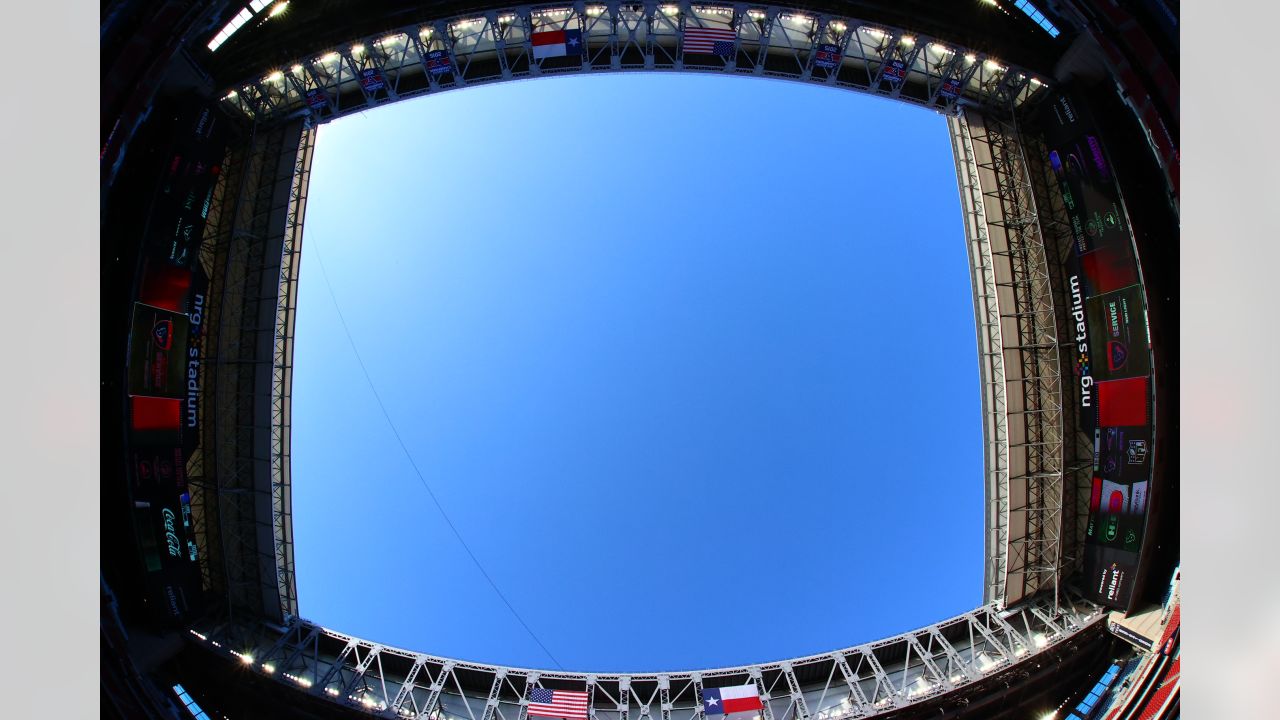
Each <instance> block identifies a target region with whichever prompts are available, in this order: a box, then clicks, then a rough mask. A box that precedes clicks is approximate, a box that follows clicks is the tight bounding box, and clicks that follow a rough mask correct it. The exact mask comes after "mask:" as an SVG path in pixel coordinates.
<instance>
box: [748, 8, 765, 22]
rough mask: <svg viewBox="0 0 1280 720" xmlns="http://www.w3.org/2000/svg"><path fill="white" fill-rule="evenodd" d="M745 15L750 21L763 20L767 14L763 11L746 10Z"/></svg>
mask: <svg viewBox="0 0 1280 720" xmlns="http://www.w3.org/2000/svg"><path fill="white" fill-rule="evenodd" d="M747 15H748V16H749V17H750V18H751V19H752V20H763V19H765V17H767V13H765V11H763V10H755V9H751V10H748V11H747Z"/></svg>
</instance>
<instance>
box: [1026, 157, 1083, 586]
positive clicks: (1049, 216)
mask: <svg viewBox="0 0 1280 720" xmlns="http://www.w3.org/2000/svg"><path fill="white" fill-rule="evenodd" d="M1023 147H1024V150H1025V151H1026V157H1027V164H1028V167H1029V169H1030V171H1031V180H1032V185H1033V189H1034V191H1035V197H1036V207H1037V209H1038V210H1039V211H1040V227H1041V229H1042V231H1043V232H1044V245H1045V253H1046V255H1048V257H1049V270H1050V280H1051V283H1052V285H1053V288H1054V292H1055V299H1056V301H1057V304H1058V306H1059V307H1062V308H1069V307H1071V283H1070V278H1069V277H1068V274H1069V273H1068V270H1067V267H1068V265H1067V262H1068V260H1069V258H1070V255H1071V244H1072V233H1071V224H1070V220H1069V218H1068V215H1067V210H1068V208H1067V205H1066V202H1067V200H1066V198H1064V197H1063V195H1062V191H1061V190H1060V189H1059V188H1058V181H1057V178H1056V177H1055V176H1054V174H1053V170H1052V169H1051V168H1050V167H1049V163H1048V162H1047V158H1048V157H1049V149H1048V147H1046V146H1045V143H1044V140H1043V139H1042V138H1039V137H1036V136H1034V135H1029V134H1028V135H1024V136H1023ZM1072 325H1073V321H1072V319H1071V316H1070V315H1069V314H1068V313H1066V312H1062V313H1059V314H1058V333H1059V337H1063V338H1067V339H1070V338H1072V337H1074V335H1075V330H1074V328H1073V327H1072ZM1069 346H1070V343H1069V342H1068V347H1069ZM1072 360H1073V356H1072V354H1071V353H1070V352H1068V353H1066V355H1065V356H1064V357H1062V362H1063V363H1064V368H1063V377H1066V378H1074V377H1075V374H1074V372H1073V368H1072ZM1073 382H1074V381H1073ZM1062 403H1063V447H1062V450H1063V528H1064V533H1065V542H1064V543H1063V567H1062V573H1063V577H1068V576H1070V575H1072V574H1073V573H1074V572H1075V571H1077V570H1080V569H1081V568H1082V567H1083V565H1084V558H1083V555H1082V553H1081V550H1082V549H1083V548H1084V543H1085V538H1086V532H1087V530H1088V525H1089V492H1090V485H1091V481H1092V479H1093V451H1094V448H1093V437H1091V436H1090V435H1088V434H1086V433H1085V432H1084V431H1083V430H1082V429H1081V428H1080V425H1079V421H1078V420H1079V418H1080V416H1081V408H1080V397H1079V394H1078V392H1077V390H1076V389H1075V388H1074V387H1073V388H1072V389H1070V390H1069V391H1067V392H1064V393H1063V394H1062Z"/></svg>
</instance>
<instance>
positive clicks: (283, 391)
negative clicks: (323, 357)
mask: <svg viewBox="0 0 1280 720" xmlns="http://www.w3.org/2000/svg"><path fill="white" fill-rule="evenodd" d="M314 139H315V132H314V130H313V129H311V128H310V126H309V124H307V123H304V122H303V121H301V120H295V121H293V122H290V123H285V124H282V125H278V126H276V127H273V128H265V129H264V128H259V127H255V128H254V129H253V132H252V134H251V135H250V137H249V138H248V140H247V142H245V143H243V144H241V145H239V146H237V147H233V148H232V149H231V151H230V152H229V157H228V159H227V162H226V165H225V167H226V169H227V171H226V173H225V174H224V175H223V176H222V179H221V180H220V182H219V186H218V188H217V189H216V190H215V199H214V202H213V207H212V208H211V210H210V215H209V225H208V227H209V228H210V236H209V237H208V238H206V240H205V242H204V244H203V246H202V250H201V258H200V261H201V264H202V266H203V267H204V269H205V272H206V273H207V274H208V275H209V278H210V292H209V298H208V301H207V303H208V304H207V310H206V314H205V315H206V317H207V318H208V319H207V320H206V323H207V324H206V326H205V334H204V359H203V361H202V365H203V378H202V387H201V402H200V406H199V417H200V427H201V429H202V430H201V432H202V438H201V440H202V442H201V448H202V449H201V450H199V451H197V452H196V453H195V454H194V455H193V457H192V458H191V460H190V461H189V463H188V477H189V484H190V486H191V494H192V522H193V525H194V528H195V534H196V540H197V545H198V546H199V547H200V549H201V550H202V552H203V553H204V557H205V559H204V562H203V563H202V573H203V575H204V578H203V579H204V583H205V587H206V589H212V590H213V591H215V592H217V593H219V594H223V595H225V597H226V600H227V606H228V608H231V609H233V610H242V611H245V612H247V613H249V614H250V615H251V616H255V617H256V616H260V617H267V618H272V619H274V620H276V621H278V622H284V621H287V620H288V619H289V618H291V617H292V616H293V615H295V614H296V613H297V591H296V583H295V582H294V579H293V538H292V522H291V520H290V516H289V513H290V495H289V485H290V483H289V399H290V388H291V385H292V355H293V348H292V345H293V343H292V335H293V318H294V309H295V304H296V298H297V288H296V282H297V275H298V251H299V249H300V240H301V232H302V219H303V213H304V211H305V207H306V187H307V181H308V179H309V173H310V162H311V151H312V148H313V146H314Z"/></svg>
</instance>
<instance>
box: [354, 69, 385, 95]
mask: <svg viewBox="0 0 1280 720" xmlns="http://www.w3.org/2000/svg"><path fill="white" fill-rule="evenodd" d="M360 85H361V86H363V87H364V89H365V90H366V91H367V92H373V91H374V90H381V89H382V88H384V87H386V86H387V81H386V80H383V79H382V72H381V71H380V70H378V69H377V68H365V69H363V70H361V71H360Z"/></svg>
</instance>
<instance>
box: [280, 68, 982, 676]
mask: <svg viewBox="0 0 1280 720" xmlns="http://www.w3.org/2000/svg"><path fill="white" fill-rule="evenodd" d="M305 232H306V235H305V241H304V251H303V252H304V262H303V264H302V276H301V280H300V285H299V293H300V300H299V311H298V321H297V323H298V324H297V331H296V341H295V343H296V344H295V348H296V355H295V370H294V394H293V403H294V404H293V410H294V414H293V430H292V432H293V439H292V442H293V452H292V470H293V493H294V495H293V497H294V523H295V532H296V548H297V560H296V562H297V577H298V584H299V602H300V604H301V611H302V614H303V615H304V616H305V617H307V618H309V619H312V620H314V621H316V622H319V623H321V624H324V625H328V626H331V627H338V628H342V629H343V631H344V632H352V633H355V634H358V635H360V636H362V637H367V638H369V639H371V640H374V641H377V642H383V643H387V644H392V645H399V646H403V647H407V648H410V649H414V650H420V651H423V652H431V653H434V654H439V655H446V656H451V657H459V658H464V659H469V660H475V661H481V662H495V663H501V664H509V665H521V666H528V667H547V666H548V660H549V659H550V662H551V663H552V664H553V665H554V666H559V665H561V663H563V664H564V666H565V667H568V668H571V669H575V670H596V671H602V672H603V671H611V670H617V671H637V672H638V671H644V670H676V669H681V668H698V667H714V666H723V665H731V664H740V663H747V662H756V661H767V660H775V659H778V658H781V657H792V656H797V655H804V654H809V653H813V652H822V651H826V650H830V649H832V648H835V647H840V646H846V645H852V644H857V643H860V642H866V641H870V640H874V639H877V638H880V637H885V636H889V635H892V634H895V633H898V632H901V631H903V630H907V629H909V628H913V627H918V626H921V625H925V624H928V623H930V622H933V621H935V620H936V619H937V618H939V617H947V616H950V615H952V614H955V613H958V612H962V611H965V610H968V609H971V608H972V607H973V606H975V605H976V604H978V603H980V602H981V596H982V588H981V578H982V573H981V571H980V569H981V567H982V558H983V555H982V553H983V545H982V527H983V514H982V493H983V483H982V458H981V417H980V408H979V402H978V387H977V383H976V382H975V379H976V378H977V366H976V348H975V344H974V325H973V322H974V319H973V304H972V295H971V292H972V291H971V288H970V287H969V276H968V264H967V262H968V261H967V257H966V253H965V244H964V238H963V228H962V218H961V215H960V208H959V202H958V195H957V189H956V181H955V170H954V165H953V161H952V158H951V151H950V144H949V140H948V137H947V132H946V126H945V122H944V120H943V118H942V117H941V116H939V115H936V114H933V113H931V112H929V111H926V110H921V109H918V108H914V107H908V106H906V105H903V104H899V103H894V102H892V101H887V100H884V99H879V98H871V97H866V96H861V95H858V94H855V93H852V92H846V91H837V90H831V89H827V88H818V87H805V86H801V85H798V84H794V83H786V82H781V81H761V80H753V79H742V78H725V77H703V76H692V75H681V74H662V75H648V74H646V75H616V76H605V77H572V78H554V79H545V80H538V81H536V82H520V83H510V84H505V85H502V86H489V87H482V88H473V89H467V90H462V91H457V92H450V93H446V94H443V95H440V96H439V97H428V98H422V99H419V100H411V101H405V102H402V103H398V104H396V105H393V106H389V107H385V108H379V109H376V110H374V111H370V112H368V113H363V114H360V115H356V116H351V117H348V118H344V119H342V120H340V121H337V122H334V123H331V124H328V125H325V126H323V127H322V128H321V131H320V136H319V138H318V142H317V145H316V152H315V158H314V163H313V166H312V179H311V186H310V196H309V204H308V210H307V218H306V231H305ZM317 247H318V248H320V253H315V254H316V255H317V258H319V257H321V256H322V257H323V266H321V263H320V262H317V263H316V267H318V268H321V269H320V270H319V271H318V272H317V273H316V274H312V273H311V272H310V271H309V270H308V269H307V268H309V267H312V266H311V264H310V262H309V261H305V256H309V255H310V254H312V253H313V251H314V250H315V249H316V248H317ZM322 287H323V288H324V289H322ZM330 292H332V293H333V297H334V301H333V302H331V301H330V300H328V299H326V300H324V301H323V302H322V301H321V300H320V296H322V295H327V294H328V293H330ZM339 307H340V309H339ZM423 489H426V490H427V492H426V493H423ZM557 659H558V661H557Z"/></svg>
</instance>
